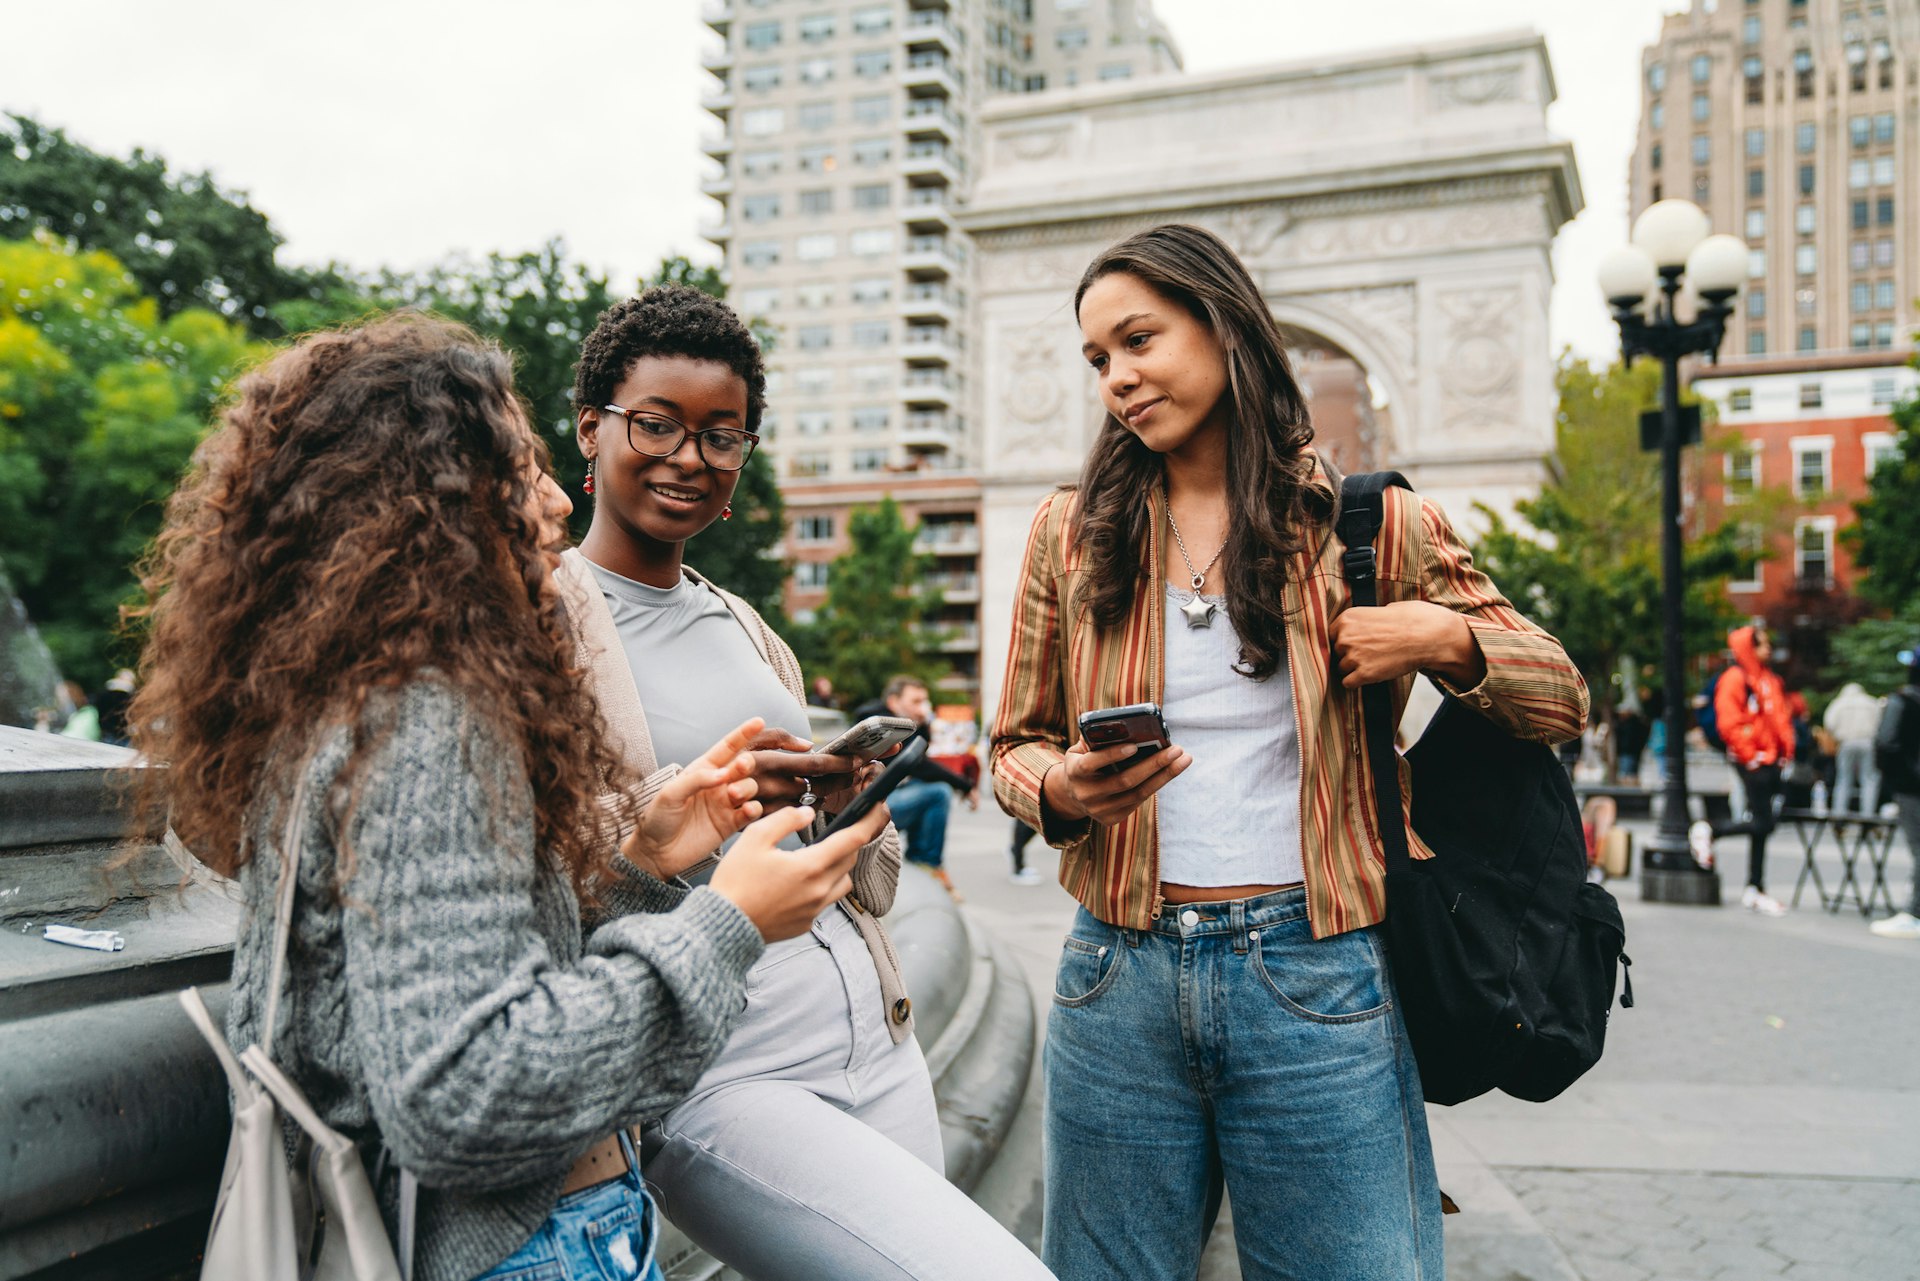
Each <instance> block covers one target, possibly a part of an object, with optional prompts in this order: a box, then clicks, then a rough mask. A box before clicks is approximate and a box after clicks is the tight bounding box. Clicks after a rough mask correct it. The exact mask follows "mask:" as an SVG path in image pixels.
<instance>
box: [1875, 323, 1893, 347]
mask: <svg viewBox="0 0 1920 1281" xmlns="http://www.w3.org/2000/svg"><path fill="white" fill-rule="evenodd" d="M1873 345H1874V346H1876V347H1882V348H1884V347H1891V346H1893V322H1892V321H1891V320H1882V321H1880V322H1879V323H1877V324H1876V325H1874V327H1873Z"/></svg>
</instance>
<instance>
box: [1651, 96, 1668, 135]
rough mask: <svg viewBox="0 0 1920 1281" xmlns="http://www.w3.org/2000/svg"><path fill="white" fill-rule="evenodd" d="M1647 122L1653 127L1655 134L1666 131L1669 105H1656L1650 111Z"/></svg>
mask: <svg viewBox="0 0 1920 1281" xmlns="http://www.w3.org/2000/svg"><path fill="white" fill-rule="evenodd" d="M1647 122H1648V123H1649V124H1650V125H1652V127H1653V129H1654V131H1655V132H1658V131H1660V130H1662V129H1665V128H1666V127H1667V104H1666V103H1664V102H1656V103H1654V104H1653V106H1652V107H1651V108H1649V109H1648V114H1647Z"/></svg>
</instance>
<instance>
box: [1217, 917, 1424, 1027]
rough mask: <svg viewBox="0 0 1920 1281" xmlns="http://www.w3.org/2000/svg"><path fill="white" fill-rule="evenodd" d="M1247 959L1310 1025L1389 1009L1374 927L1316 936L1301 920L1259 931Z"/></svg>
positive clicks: (1356, 1018)
mask: <svg viewBox="0 0 1920 1281" xmlns="http://www.w3.org/2000/svg"><path fill="white" fill-rule="evenodd" d="M1253 944H1254V946H1253V955H1252V957H1251V958H1250V960H1251V962H1252V964H1253V966H1254V968H1255V970H1256V971H1258V973H1259V975H1260V981H1261V983H1262V984H1263V985H1264V986H1265V987H1266V989H1267V990H1268V991H1269V992H1271V993H1273V996H1274V999H1275V1000H1277V1001H1279V1002H1280V1007H1281V1008H1282V1009H1284V1010H1286V1011H1287V1013H1289V1014H1293V1015H1296V1016H1297V1017H1299V1018H1303V1019H1307V1020H1310V1021H1312V1022H1314V1023H1361V1022H1365V1021H1367V1020H1369V1019H1377V1018H1379V1017H1380V1016H1381V1015H1383V1014H1385V1013H1386V1012H1387V1011H1388V1010H1390V1009H1392V1008H1393V1002H1392V1001H1391V1000H1390V999H1389V998H1388V996H1387V987H1386V978H1385V974H1386V971H1385V965H1384V961H1383V959H1382V956H1381V952H1380V948H1379V945H1378V943H1377V941H1376V940H1375V938H1374V931H1373V930H1372V929H1364V930H1349V931H1348V932H1346V933H1345V934H1336V935H1334V936H1332V937H1331V938H1325V939H1319V940H1315V939H1314V938H1313V935H1312V933H1311V931H1310V930H1309V929H1308V927H1307V924H1306V922H1305V921H1304V920H1302V921H1296V922H1289V923H1288V924H1286V925H1283V926H1280V927H1279V928H1277V929H1271V930H1263V931H1261V932H1260V937H1259V938H1258V939H1255V940H1253Z"/></svg>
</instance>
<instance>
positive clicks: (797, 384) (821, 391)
mask: <svg viewBox="0 0 1920 1281" xmlns="http://www.w3.org/2000/svg"><path fill="white" fill-rule="evenodd" d="M794 373H795V377H794V380H793V383H794V388H795V389H796V390H797V391H798V392H799V393H800V394H801V395H802V396H824V395H826V394H827V393H828V392H830V391H832V390H833V366H832V365H803V366H801V367H800V368H799V369H797V370H795V371H794ZM768 390H769V391H771V390H772V389H771V388H769V389H768ZM820 430H821V431H825V430H826V428H824V427H822V428H821V429H820Z"/></svg>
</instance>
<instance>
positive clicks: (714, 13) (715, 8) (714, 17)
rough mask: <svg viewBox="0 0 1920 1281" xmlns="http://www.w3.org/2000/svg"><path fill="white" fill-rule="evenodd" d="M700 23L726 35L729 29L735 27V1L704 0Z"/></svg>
mask: <svg viewBox="0 0 1920 1281" xmlns="http://www.w3.org/2000/svg"><path fill="white" fill-rule="evenodd" d="M700 21H702V22H704V23H706V24H707V26H709V27H711V28H713V30H715V31H717V32H719V33H720V34H721V35H723V36H724V35H726V34H727V28H729V27H731V26H732V25H733V0H703V2H702V3H701V5H700Z"/></svg>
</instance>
